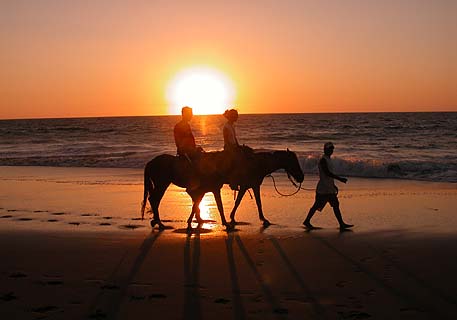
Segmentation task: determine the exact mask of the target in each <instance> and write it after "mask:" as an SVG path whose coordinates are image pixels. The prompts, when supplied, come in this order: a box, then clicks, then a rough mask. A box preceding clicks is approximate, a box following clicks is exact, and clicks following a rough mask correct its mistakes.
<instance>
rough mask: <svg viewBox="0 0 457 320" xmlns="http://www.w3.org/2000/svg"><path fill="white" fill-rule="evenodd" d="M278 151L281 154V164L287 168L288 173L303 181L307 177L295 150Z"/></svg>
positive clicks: (298, 180) (300, 181)
mask: <svg viewBox="0 0 457 320" xmlns="http://www.w3.org/2000/svg"><path fill="white" fill-rule="evenodd" d="M277 152H278V154H279V155H280V161H281V166H282V167H283V168H284V169H285V170H286V172H287V174H288V175H291V176H292V177H293V178H294V179H295V181H297V182H298V183H302V182H303V180H304V179H305V177H304V175H303V171H302V169H301V167H300V163H299V162H298V158H297V155H296V154H295V152H292V151H290V150H289V149H287V151H277Z"/></svg>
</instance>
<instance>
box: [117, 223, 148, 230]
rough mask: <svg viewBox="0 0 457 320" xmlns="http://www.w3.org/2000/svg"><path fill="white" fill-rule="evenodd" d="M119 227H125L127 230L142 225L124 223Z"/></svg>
mask: <svg viewBox="0 0 457 320" xmlns="http://www.w3.org/2000/svg"><path fill="white" fill-rule="evenodd" d="M119 228H121V229H127V230H134V229H138V228H143V226H142V225H139V224H125V225H122V226H119Z"/></svg>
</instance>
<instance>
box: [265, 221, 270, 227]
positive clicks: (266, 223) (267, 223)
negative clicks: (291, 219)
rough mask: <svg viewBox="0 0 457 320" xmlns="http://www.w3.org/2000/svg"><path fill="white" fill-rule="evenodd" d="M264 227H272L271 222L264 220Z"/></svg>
mask: <svg viewBox="0 0 457 320" xmlns="http://www.w3.org/2000/svg"><path fill="white" fill-rule="evenodd" d="M263 226H264V227H269V226H271V223H270V221H268V220H263Z"/></svg>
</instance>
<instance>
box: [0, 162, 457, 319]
mask: <svg viewBox="0 0 457 320" xmlns="http://www.w3.org/2000/svg"><path fill="white" fill-rule="evenodd" d="M276 176H277V184H278V188H279V189H280V190H281V191H282V192H285V193H291V192H293V191H294V189H293V187H292V186H291V185H290V184H289V183H288V181H287V179H285V177H284V176H283V175H281V174H280V173H278V174H277V175H276ZM0 177H1V178H0V218H1V219H0V221H1V224H0V257H1V261H2V263H1V264H0V279H1V282H0V283H1V284H0V318H1V319H44V318H46V319H134V318H140V317H141V318H144V317H159V318H162V319H182V318H185V319H214V318H220V319H276V318H280V319H368V318H369V319H432V318H433V319H437V318H439V319H453V318H454V317H455V314H457V298H456V297H457V276H456V275H455V270H457V260H456V259H455V252H456V249H457V241H456V240H457V233H456V227H457V217H456V215H455V207H456V205H457V197H456V195H457V187H456V185H455V184H451V183H432V182H420V181H407V180H388V179H361V178H359V179H357V178H350V179H349V182H348V184H347V185H343V186H341V188H340V196H339V197H340V202H341V209H342V212H343V216H344V218H345V220H346V221H347V222H349V223H353V224H355V228H354V229H353V231H347V232H340V231H339V229H337V222H336V220H335V218H334V216H333V213H332V212H331V209H330V208H328V207H327V208H325V209H324V211H323V212H322V213H316V216H315V218H314V219H313V224H315V225H317V226H320V227H322V229H320V230H313V231H311V232H307V231H306V230H305V229H303V228H302V226H301V222H302V221H303V219H304V217H305V216H306V213H307V210H308V208H309V206H310V205H311V204H312V201H313V197H314V192H313V191H311V190H303V191H301V192H299V193H298V194H297V195H295V196H293V197H281V196H279V195H277V194H276V193H275V191H274V187H273V184H272V182H271V180H265V183H264V186H263V189H262V197H263V205H264V211H265V215H266V217H267V218H268V219H269V220H270V221H271V222H272V223H273V225H272V226H270V227H269V228H262V227H261V224H260V222H259V220H258V218H257V211H256V206H255V202H254V200H252V199H250V198H249V195H247V197H246V198H245V199H244V200H243V203H242V204H241V206H240V209H239V212H238V214H237V220H238V221H240V222H241V223H240V224H239V225H237V227H236V230H235V231H234V232H230V233H227V232H225V231H224V229H223V228H222V226H221V225H220V218H219V215H218V213H217V209H216V207H215V203H214V201H213V197H212V195H207V196H206V197H205V199H204V201H203V202H202V215H203V217H204V218H205V219H207V220H208V223H205V224H204V225H203V227H202V228H201V229H200V230H195V231H194V232H192V233H186V230H185V227H186V224H185V221H186V219H187V216H188V213H189V211H190V199H189V198H188V197H187V196H186V194H185V193H184V192H183V190H182V189H179V188H175V187H170V189H169V190H168V192H167V194H166V196H165V198H164V199H163V202H162V204H161V207H160V209H161V218H162V219H163V221H164V223H165V224H167V225H169V226H170V227H172V229H169V230H165V231H163V232H159V231H158V230H151V228H150V226H149V224H148V221H147V220H145V221H141V220H140V213H139V208H140V201H141V197H142V171H141V170H136V169H96V168H52V167H0ZM315 179H316V177H306V178H305V182H304V184H303V187H304V188H307V189H313V188H314V186H315V182H316V180H315ZM222 197H223V200H224V208H225V211H226V212H225V215H226V217H228V216H229V213H230V209H231V207H232V206H233V194H232V192H231V191H230V190H229V188H228V187H224V189H223V194H222Z"/></svg>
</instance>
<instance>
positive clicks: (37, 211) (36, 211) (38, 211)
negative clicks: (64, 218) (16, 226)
mask: <svg viewBox="0 0 457 320" xmlns="http://www.w3.org/2000/svg"><path fill="white" fill-rule="evenodd" d="M33 212H35V213H40V212H49V211H48V210H34V211H33Z"/></svg>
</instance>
